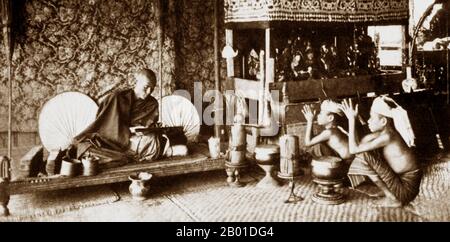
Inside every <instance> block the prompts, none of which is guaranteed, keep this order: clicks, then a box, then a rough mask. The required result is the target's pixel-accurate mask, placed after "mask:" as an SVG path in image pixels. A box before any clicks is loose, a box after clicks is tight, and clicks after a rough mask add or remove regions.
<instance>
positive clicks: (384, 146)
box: [342, 96, 422, 207]
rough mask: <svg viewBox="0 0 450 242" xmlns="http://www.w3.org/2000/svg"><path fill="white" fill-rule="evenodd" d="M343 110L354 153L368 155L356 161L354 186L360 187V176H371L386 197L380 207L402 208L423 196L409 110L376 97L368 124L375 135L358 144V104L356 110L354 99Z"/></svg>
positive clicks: (353, 175) (353, 165) (353, 167)
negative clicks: (420, 191)
mask: <svg viewBox="0 0 450 242" xmlns="http://www.w3.org/2000/svg"><path fill="white" fill-rule="evenodd" d="M342 110H343V112H344V113H345V116H347V118H348V124H349V142H348V143H349V150H350V153H352V154H359V153H364V159H355V160H354V161H353V163H352V165H351V166H350V170H349V174H348V175H349V178H350V181H351V182H352V186H354V187H356V186H357V185H358V183H359V181H360V179H356V178H357V177H359V176H365V177H369V178H370V180H372V181H373V182H374V183H375V184H376V185H377V187H378V188H380V189H381V190H382V191H383V193H384V195H385V197H384V198H382V199H380V200H378V202H377V204H376V205H377V206H383V207H400V206H403V205H406V204H408V203H409V202H411V201H412V200H413V199H414V198H415V197H416V196H417V194H418V193H419V186H420V181H421V177H422V173H421V171H420V169H419V164H418V163H417V160H416V157H415V155H414V153H413V151H412V150H411V147H412V146H414V138H415V137H414V133H413V131H412V128H411V124H410V122H409V118H408V115H407V113H406V111H405V110H404V109H403V108H402V107H400V106H399V105H398V104H397V103H396V102H395V101H394V100H392V99H391V98H388V97H384V96H381V97H378V98H376V99H375V100H374V101H373V103H372V107H371V110H370V119H369V121H368V124H369V129H370V131H371V132H372V133H370V134H368V135H367V136H365V137H363V138H362V139H361V141H359V142H358V141H357V140H356V132H355V119H356V117H357V115H358V105H356V107H355V108H354V107H353V104H352V102H351V100H349V101H344V102H343V103H342ZM374 151H375V152H374ZM376 151H379V152H380V153H379V155H377V153H376Z"/></svg>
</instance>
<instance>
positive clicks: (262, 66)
mask: <svg viewBox="0 0 450 242" xmlns="http://www.w3.org/2000/svg"><path fill="white" fill-rule="evenodd" d="M265 55H266V53H265V52H264V51H263V50H261V51H260V52H259V68H260V70H259V72H260V78H259V82H260V85H259V86H260V87H259V93H258V97H259V100H258V125H262V124H263V121H264V107H265V105H264V99H265V98H264V94H265V92H264V90H265V84H264V81H265V79H266V77H265V73H266V71H265V70H266V68H265V57H264V56H265Z"/></svg>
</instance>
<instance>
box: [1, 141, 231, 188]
mask: <svg viewBox="0 0 450 242" xmlns="http://www.w3.org/2000/svg"><path fill="white" fill-rule="evenodd" d="M189 148H190V153H191V154H190V155H188V156H184V157H173V158H166V159H163V160H159V161H156V162H148V163H139V164H128V165H125V166H122V167H117V168H111V169H107V170H104V171H102V172H101V173H100V174H98V175H96V176H88V177H85V176H78V177H72V178H68V177H57V178H45V177H44V178H36V177H35V178H26V179H21V180H15V181H11V182H10V183H9V184H8V188H9V194H10V195H14V194H23V193H33V192H41V191H51V190H61V189H68V188H74V187H85V186H93V185H99V184H110V183H117V182H123V181H127V180H128V176H129V175H131V174H133V173H137V172H149V173H151V174H153V177H164V176H172V175H179V174H186V173H194V172H202V171H211V170H220V169H225V160H224V159H223V158H218V159H211V158H210V157H209V151H208V148H207V147H206V145H205V144H195V145H194V146H192V147H189Z"/></svg>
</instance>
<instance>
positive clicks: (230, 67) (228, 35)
mask: <svg viewBox="0 0 450 242" xmlns="http://www.w3.org/2000/svg"><path fill="white" fill-rule="evenodd" d="M225 42H226V43H225V44H226V45H228V46H230V47H233V30H232V29H225ZM227 77H234V59H233V58H227Z"/></svg>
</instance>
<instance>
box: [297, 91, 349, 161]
mask: <svg viewBox="0 0 450 242" xmlns="http://www.w3.org/2000/svg"><path fill="white" fill-rule="evenodd" d="M302 113H303V115H304V116H305V119H306V121H307V126H306V134H305V145H306V146H313V145H316V144H325V145H326V146H327V147H328V148H331V149H332V150H333V151H334V152H335V153H336V154H337V155H338V156H339V157H340V158H342V159H343V160H352V159H353V157H354V156H353V155H352V154H350V151H349V149H348V137H347V134H346V132H345V131H344V129H343V128H342V127H341V126H339V119H341V118H342V117H343V115H344V114H343V113H342V110H341V109H340V105H339V104H338V103H336V102H333V101H331V100H325V101H323V102H322V104H321V105H320V113H319V114H318V115H317V123H318V124H319V125H321V126H323V127H324V128H325V130H324V131H322V132H321V133H320V134H318V135H317V136H315V137H313V138H311V134H312V125H313V120H314V116H315V115H316V112H315V110H311V107H310V106H309V105H305V106H304V107H303V110H302Z"/></svg>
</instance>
